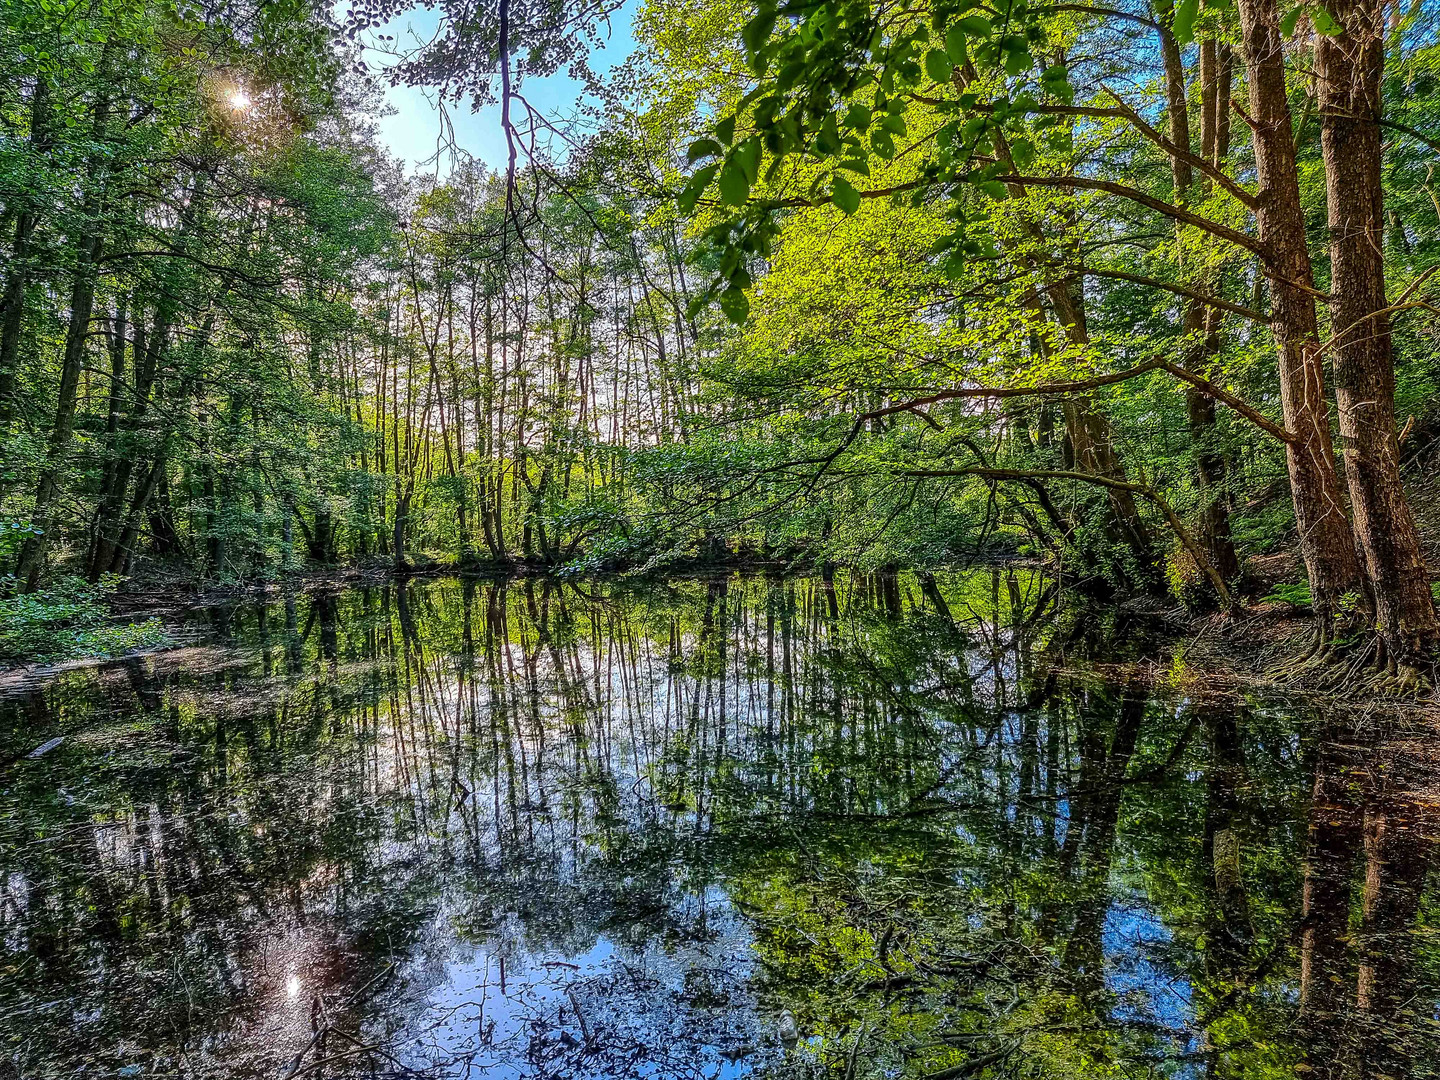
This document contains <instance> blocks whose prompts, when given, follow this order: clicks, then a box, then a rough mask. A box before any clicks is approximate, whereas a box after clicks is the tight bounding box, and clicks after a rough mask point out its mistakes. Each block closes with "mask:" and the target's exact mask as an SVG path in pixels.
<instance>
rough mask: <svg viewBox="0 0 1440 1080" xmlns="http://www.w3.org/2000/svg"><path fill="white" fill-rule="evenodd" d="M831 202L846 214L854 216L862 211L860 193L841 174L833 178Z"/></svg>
mask: <svg viewBox="0 0 1440 1080" xmlns="http://www.w3.org/2000/svg"><path fill="white" fill-rule="evenodd" d="M830 201H831V202H833V203H834V204H835V205H836V206H838V207H839V208H840V209H841V211H842V212H844V213H845V214H853V213H855V211H856V210H859V209H860V193H859V192H858V191H856V190H855V188H854V187H853V186H852V185H851V183H850V181H849V180H846V179H845V178H844V177H843V176H841V175H840V174H839V173H836V174H835V175H834V176H833V177H832V178H831V190H830Z"/></svg>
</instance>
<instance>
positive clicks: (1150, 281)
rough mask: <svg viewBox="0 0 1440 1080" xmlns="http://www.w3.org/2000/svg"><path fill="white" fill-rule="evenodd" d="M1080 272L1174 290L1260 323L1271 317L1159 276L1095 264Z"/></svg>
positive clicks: (1173, 291) (1168, 290) (1178, 294)
mask: <svg viewBox="0 0 1440 1080" xmlns="http://www.w3.org/2000/svg"><path fill="white" fill-rule="evenodd" d="M1079 272H1080V273H1082V274H1086V275H1088V276H1090V277H1102V278H1114V279H1115V280H1116V281H1128V282H1130V283H1131V284H1132V285H1145V286H1148V287H1150V288H1152V289H1163V290H1165V291H1166V292H1172V293H1174V294H1175V295H1176V296H1183V297H1186V298H1187V299H1190V300H1197V301H1199V302H1200V303H1202V304H1205V305H1207V306H1209V307H1213V308H1219V309H1220V310H1221V311H1228V312H1230V313H1231V314H1232V315H1241V316H1243V317H1245V318H1247V319H1250V320H1252V321H1254V322H1258V323H1267V324H1268V323H1269V322H1270V317H1269V316H1268V315H1264V314H1262V313H1260V312H1258V311H1255V310H1254V309H1253V308H1247V307H1244V306H1242V305H1240V304H1232V303H1231V302H1230V301H1228V300H1221V299H1220V298H1219V297H1218V296H1211V295H1210V294H1209V293H1202V292H1200V291H1199V290H1198V289H1192V288H1190V287H1189V286H1186V285H1177V284H1175V283H1174V282H1169V281H1161V280H1159V279H1158V278H1152V277H1144V276H1143V275H1141V274H1127V273H1125V272H1124V271H1123V270H1101V269H1099V268H1097V267H1093V266H1082V267H1080V268H1079Z"/></svg>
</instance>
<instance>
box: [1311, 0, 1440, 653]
mask: <svg viewBox="0 0 1440 1080" xmlns="http://www.w3.org/2000/svg"><path fill="white" fill-rule="evenodd" d="M1387 7H1388V5H1387V4H1385V3H1382V2H1380V0H1339V4H1338V6H1332V8H1331V10H1332V11H1333V12H1334V14H1335V16H1336V18H1337V19H1338V20H1339V22H1340V23H1341V25H1342V26H1343V28H1344V31H1343V33H1341V34H1339V35H1337V36H1333V37H1332V36H1328V35H1317V43H1316V46H1315V63H1316V68H1317V74H1318V76H1319V77H1318V78H1317V79H1316V83H1317V85H1318V87H1319V99H1320V115H1321V128H1320V141H1321V148H1322V152H1323V154H1324V158H1325V193H1326V198H1327V201H1328V203H1329V219H1330V291H1331V294H1332V295H1333V296H1334V300H1333V302H1332V307H1331V312H1332V322H1333V326H1334V341H1335V352H1334V354H1333V356H1334V371H1335V403H1336V407H1337V410H1338V412H1339V414H1340V446H1341V451H1342V453H1343V454H1344V458H1345V479H1346V482H1347V484H1348V485H1349V488H1350V507H1351V512H1352V513H1353V515H1354V519H1355V534H1356V536H1357V538H1358V539H1359V543H1360V550H1361V553H1362V554H1363V556H1364V560H1365V570H1366V573H1367V576H1368V577H1369V579H1370V583H1371V586H1372V588H1373V590H1374V597H1375V616H1376V623H1377V625H1378V627H1379V629H1380V633H1381V635H1382V638H1383V639H1384V642H1385V644H1386V646H1387V647H1388V649H1389V652H1390V661H1391V666H1392V667H1393V666H1394V664H1395V662H1396V661H1399V662H1401V663H1410V662H1412V661H1413V660H1414V659H1415V658H1416V657H1417V656H1420V655H1423V654H1426V653H1429V652H1431V651H1432V650H1433V649H1434V647H1435V645H1436V643H1437V642H1440V622H1437V620H1436V617H1435V604H1434V601H1433V599H1432V597H1431V595H1430V582H1429V576H1428V574H1427V572H1426V568H1425V560H1424V556H1423V555H1422V554H1421V551H1420V535H1419V533H1418V532H1417V531H1416V528H1415V519H1414V517H1413V516H1412V515H1411V513H1410V505H1409V503H1408V502H1407V501H1406V498H1405V488H1404V485H1403V483H1402V482H1401V477H1400V445H1399V441H1398V438H1397V435H1396V430H1395V366H1394V357H1393V354H1392V345H1391V336H1390V317H1389V315H1388V314H1387V313H1386V307H1387V301H1386V299H1385V257H1384V249H1383V243H1384V238H1385V208H1384V195H1383V191H1382V188H1381V184H1380V122H1379V121H1380V113H1381V101H1380V79H1381V75H1382V74H1383V72H1384V67H1385V12H1386V9H1387Z"/></svg>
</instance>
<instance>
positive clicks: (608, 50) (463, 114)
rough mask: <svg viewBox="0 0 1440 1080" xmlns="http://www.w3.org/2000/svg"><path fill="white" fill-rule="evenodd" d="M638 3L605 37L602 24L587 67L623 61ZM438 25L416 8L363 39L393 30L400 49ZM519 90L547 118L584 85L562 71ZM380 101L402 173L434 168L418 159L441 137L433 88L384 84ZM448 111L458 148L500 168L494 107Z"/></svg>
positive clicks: (575, 100)
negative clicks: (388, 111) (403, 167)
mask: <svg viewBox="0 0 1440 1080" xmlns="http://www.w3.org/2000/svg"><path fill="white" fill-rule="evenodd" d="M638 7H639V0H626V2H625V4H624V6H623V7H622V8H621V9H620V10H619V11H617V12H616V13H615V14H614V15H612V16H611V17H610V32H609V35H608V37H606V36H605V35H604V32H603V28H602V35H601V41H602V46H603V47H602V48H599V49H597V50H594V51H593V52H592V53H591V57H590V67H591V69H592V70H594V71H596V72H597V73H601V74H603V73H605V72H607V71H609V70H610V69H611V68H613V67H615V66H616V65H618V64H620V63H622V62H623V61H624V60H625V59H626V58H627V57H628V56H629V55H630V53H631V52H632V51H633V50H634V47H635V39H634V36H633V34H632V28H631V24H632V21H633V19H634V16H635V11H636V9H637V8H638ZM438 23H439V14H438V12H436V11H433V10H427V9H425V8H421V7H416V8H415V9H413V10H412V11H409V12H407V13H405V14H403V15H401V16H399V17H398V18H396V19H394V20H392V21H391V22H390V23H388V24H387V25H386V26H384V27H380V28H379V29H378V30H377V31H372V32H371V34H369V35H367V37H370V38H373V36H374V34H376V33H387V34H393V35H394V36H395V38H396V44H397V45H398V46H399V47H401V48H404V47H406V46H410V47H413V46H414V45H415V44H416V42H417V40H419V41H425V40H428V39H429V38H430V37H431V36H432V35H433V34H434V32H435V27H436V26H437V25H438ZM366 60H367V61H368V62H369V63H370V64H371V65H372V66H374V67H376V68H377V69H378V68H381V67H383V66H385V62H386V58H385V57H384V56H383V55H381V54H379V53H376V52H374V51H373V50H367V51H366ZM521 89H522V92H523V93H524V95H525V97H526V99H527V100H528V101H529V102H530V103H531V105H533V106H534V107H535V108H536V109H538V110H540V111H542V112H544V113H545V114H546V116H547V117H549V118H551V119H560V118H564V117H567V116H570V115H572V114H573V113H574V112H575V109H576V106H577V104H579V103H580V101H581V98H582V96H583V86H582V85H581V84H580V83H578V82H576V81H575V80H574V79H571V78H570V77H569V76H568V75H566V74H565V72H564V71H560V72H557V73H556V74H554V75H551V76H549V77H548V78H543V79H530V80H527V81H526V82H525V83H524V85H523V86H522V88H521ZM385 99H386V102H387V103H388V104H389V105H390V107H391V108H392V109H393V110H394V112H393V114H392V115H390V116H385V117H382V118H381V119H380V121H379V133H380V139H381V141H382V142H383V143H384V144H385V145H386V146H387V147H389V149H390V152H391V153H392V154H394V155H395V157H397V158H399V159H400V160H401V161H402V162H404V163H405V165H406V167H407V171H410V172H414V171H417V170H418V169H421V168H423V169H424V171H426V172H430V171H433V170H434V168H435V165H434V164H422V163H424V162H426V161H427V159H430V158H432V157H434V155H435V152H436V146H437V142H438V140H439V136H440V127H441V122H440V110H439V109H438V108H437V107H436V104H435V93H434V91H432V90H429V89H428V88H425V87H412V86H397V87H387V89H386V93H385ZM447 114H448V116H449V117H450V120H451V123H452V124H453V125H454V128H455V141H456V142H457V143H458V144H459V145H460V146H461V147H462V148H464V149H465V150H467V151H469V152H470V153H471V154H474V155H475V156H476V157H477V158H479V159H480V160H481V161H484V162H485V163H486V164H487V165H489V166H490V167H492V168H499V167H503V165H504V163H505V136H504V135H503V134H502V132H501V130H500V110H499V107H498V106H493V105H492V106H489V107H487V108H485V109H482V110H481V111H480V112H478V113H472V112H471V111H470V106H469V104H468V103H464V102H462V103H461V104H460V105H458V106H449V107H448V108H447ZM439 167H440V172H441V174H442V175H443V174H444V173H447V172H448V171H449V170H450V167H451V163H450V161H449V158H448V155H447V156H446V157H442V158H441V159H440V162H439Z"/></svg>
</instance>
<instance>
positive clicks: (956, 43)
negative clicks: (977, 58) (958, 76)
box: [945, 23, 965, 67]
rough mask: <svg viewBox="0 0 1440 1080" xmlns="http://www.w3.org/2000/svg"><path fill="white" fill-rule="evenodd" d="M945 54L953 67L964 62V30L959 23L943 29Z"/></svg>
mask: <svg viewBox="0 0 1440 1080" xmlns="http://www.w3.org/2000/svg"><path fill="white" fill-rule="evenodd" d="M945 54H946V55H947V56H948V57H949V58H950V63H951V64H952V65H954V66H955V67H959V66H960V65H961V64H963V63H965V30H964V28H963V27H962V26H961V25H960V24H959V23H955V24H953V25H951V26H950V27H948V28H946V30H945Z"/></svg>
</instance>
